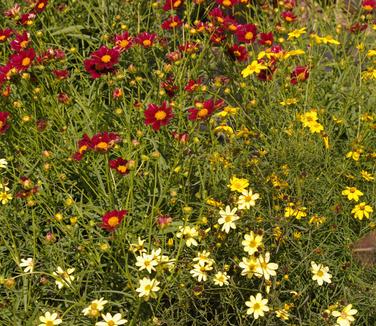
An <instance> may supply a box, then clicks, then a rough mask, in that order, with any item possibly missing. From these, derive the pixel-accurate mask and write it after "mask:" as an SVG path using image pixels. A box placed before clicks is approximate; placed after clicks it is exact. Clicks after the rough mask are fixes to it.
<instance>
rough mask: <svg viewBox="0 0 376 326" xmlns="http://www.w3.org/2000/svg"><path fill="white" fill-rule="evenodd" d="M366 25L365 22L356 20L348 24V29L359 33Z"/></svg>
mask: <svg viewBox="0 0 376 326" xmlns="http://www.w3.org/2000/svg"><path fill="white" fill-rule="evenodd" d="M367 27H368V24H367V23H363V24H362V23H359V22H356V23H354V24H352V25H351V26H350V28H349V30H350V32H351V33H360V32H363V31H365V30H366V29H367Z"/></svg>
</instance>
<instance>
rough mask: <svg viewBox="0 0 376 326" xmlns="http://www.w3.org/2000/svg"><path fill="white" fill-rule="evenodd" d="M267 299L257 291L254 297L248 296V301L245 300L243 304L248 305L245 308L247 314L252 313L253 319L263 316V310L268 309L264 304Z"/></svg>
mask: <svg viewBox="0 0 376 326" xmlns="http://www.w3.org/2000/svg"><path fill="white" fill-rule="evenodd" d="M267 303H268V299H263V298H262V295H261V293H257V294H256V297H254V296H253V295H251V296H250V298H249V301H246V302H245V305H246V306H247V307H249V308H248V309H247V315H252V314H253V317H254V318H255V319H258V318H259V317H264V315H265V314H264V312H267V311H269V307H268V306H267V305H266V304H267Z"/></svg>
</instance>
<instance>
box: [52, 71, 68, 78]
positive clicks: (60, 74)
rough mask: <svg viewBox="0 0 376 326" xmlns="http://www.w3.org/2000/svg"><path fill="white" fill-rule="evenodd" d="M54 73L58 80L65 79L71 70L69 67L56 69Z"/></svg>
mask: <svg viewBox="0 0 376 326" xmlns="http://www.w3.org/2000/svg"><path fill="white" fill-rule="evenodd" d="M52 73H53V74H54V76H55V77H56V79H58V80H64V79H67V78H68V77H69V71H68V70H67V69H54V70H52Z"/></svg>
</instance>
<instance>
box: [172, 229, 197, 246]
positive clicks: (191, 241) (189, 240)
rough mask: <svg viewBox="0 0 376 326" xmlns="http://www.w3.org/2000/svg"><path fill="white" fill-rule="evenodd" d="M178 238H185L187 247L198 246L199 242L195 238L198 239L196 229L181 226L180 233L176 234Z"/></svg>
mask: <svg viewBox="0 0 376 326" xmlns="http://www.w3.org/2000/svg"><path fill="white" fill-rule="evenodd" d="M176 237H177V238H179V239H180V238H183V239H184V240H185V244H186V246H187V247H190V246H191V245H193V246H195V247H196V246H197V245H198V243H197V240H196V239H195V238H197V237H198V231H197V229H196V228H195V227H190V226H188V225H186V226H184V227H183V226H179V232H178V233H176Z"/></svg>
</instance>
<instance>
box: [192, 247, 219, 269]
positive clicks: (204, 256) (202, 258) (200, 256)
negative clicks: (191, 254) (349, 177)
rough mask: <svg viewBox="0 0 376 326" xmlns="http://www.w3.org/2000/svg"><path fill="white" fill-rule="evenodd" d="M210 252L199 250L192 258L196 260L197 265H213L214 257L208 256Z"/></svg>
mask: <svg viewBox="0 0 376 326" xmlns="http://www.w3.org/2000/svg"><path fill="white" fill-rule="evenodd" d="M209 256H210V252H209V251H206V250H204V251H201V252H198V253H197V256H196V257H195V258H193V261H194V262H197V263H198V264H199V265H213V264H214V259H212V258H209Z"/></svg>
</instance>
